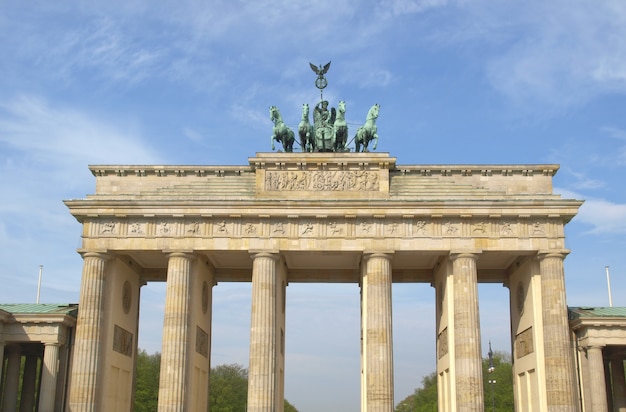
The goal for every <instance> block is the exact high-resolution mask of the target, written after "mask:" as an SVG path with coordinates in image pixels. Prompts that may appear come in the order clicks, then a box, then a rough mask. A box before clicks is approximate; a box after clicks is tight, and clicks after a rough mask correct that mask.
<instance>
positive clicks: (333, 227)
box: [326, 220, 346, 237]
mask: <svg viewBox="0 0 626 412" xmlns="http://www.w3.org/2000/svg"><path fill="white" fill-rule="evenodd" d="M326 235H327V236H329V237H343V236H345V235H346V224H345V223H343V222H337V221H336V220H331V221H330V222H328V225H327V227H326Z"/></svg>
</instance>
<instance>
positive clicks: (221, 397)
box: [209, 363, 248, 412]
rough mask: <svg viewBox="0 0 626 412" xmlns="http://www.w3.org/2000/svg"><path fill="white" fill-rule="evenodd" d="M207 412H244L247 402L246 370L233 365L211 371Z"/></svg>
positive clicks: (218, 367) (222, 366) (217, 367)
mask: <svg viewBox="0 0 626 412" xmlns="http://www.w3.org/2000/svg"><path fill="white" fill-rule="evenodd" d="M209 387H210V391H209V410H210V411H211V412H244V411H245V410H246V402H247V400H248V370H247V369H245V368H244V367H243V366H241V365H239V364H236V363H233V364H230V365H220V366H216V367H215V368H212V369H211V375H210V386H209Z"/></svg>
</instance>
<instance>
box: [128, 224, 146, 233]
mask: <svg viewBox="0 0 626 412" xmlns="http://www.w3.org/2000/svg"><path fill="white" fill-rule="evenodd" d="M130 233H137V234H141V233H143V229H142V228H141V225H140V224H139V223H133V224H131V225H130Z"/></svg>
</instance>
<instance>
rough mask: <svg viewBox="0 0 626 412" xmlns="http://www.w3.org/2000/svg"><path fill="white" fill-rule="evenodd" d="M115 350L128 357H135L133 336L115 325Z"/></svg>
mask: <svg viewBox="0 0 626 412" xmlns="http://www.w3.org/2000/svg"><path fill="white" fill-rule="evenodd" d="M113 350H114V351H115V352H118V353H121V354H122V355H126V356H129V357H130V356H133V334H132V333H130V332H129V331H127V330H126V329H124V328H122V327H120V326H118V325H115V326H114V327H113Z"/></svg>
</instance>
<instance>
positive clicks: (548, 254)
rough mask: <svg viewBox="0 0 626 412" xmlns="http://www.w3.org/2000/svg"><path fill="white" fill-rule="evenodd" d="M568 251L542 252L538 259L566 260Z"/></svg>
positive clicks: (539, 253) (538, 254) (538, 253)
mask: <svg viewBox="0 0 626 412" xmlns="http://www.w3.org/2000/svg"><path fill="white" fill-rule="evenodd" d="M569 252H570V251H569V250H568V249H559V250H540V251H538V252H537V259H539V260H543V259H547V258H557V259H565V257H566V256H567V255H568V254H569Z"/></svg>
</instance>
